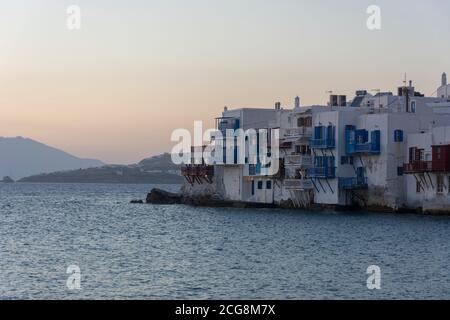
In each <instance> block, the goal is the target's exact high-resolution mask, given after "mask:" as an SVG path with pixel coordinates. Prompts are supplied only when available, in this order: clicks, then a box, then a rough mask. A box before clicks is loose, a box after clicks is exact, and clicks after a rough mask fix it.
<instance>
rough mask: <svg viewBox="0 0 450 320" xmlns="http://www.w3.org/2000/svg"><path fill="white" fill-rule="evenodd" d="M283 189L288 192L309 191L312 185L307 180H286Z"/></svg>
mask: <svg viewBox="0 0 450 320" xmlns="http://www.w3.org/2000/svg"><path fill="white" fill-rule="evenodd" d="M284 187H285V188H286V189H288V190H310V189H312V188H313V184H312V181H311V180H309V179H306V180H305V179H286V180H284Z"/></svg>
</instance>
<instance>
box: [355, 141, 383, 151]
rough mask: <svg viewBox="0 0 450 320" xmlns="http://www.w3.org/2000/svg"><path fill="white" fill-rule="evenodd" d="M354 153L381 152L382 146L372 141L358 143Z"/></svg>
mask: <svg viewBox="0 0 450 320" xmlns="http://www.w3.org/2000/svg"><path fill="white" fill-rule="evenodd" d="M354 153H366V154H379V153H380V146H379V145H376V144H373V143H370V142H369V143H363V144H356V145H355V152H354Z"/></svg>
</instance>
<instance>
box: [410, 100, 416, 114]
mask: <svg viewBox="0 0 450 320" xmlns="http://www.w3.org/2000/svg"><path fill="white" fill-rule="evenodd" d="M410 112H411V113H416V102H415V101H411V108H410Z"/></svg>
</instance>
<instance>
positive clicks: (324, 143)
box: [310, 139, 336, 149]
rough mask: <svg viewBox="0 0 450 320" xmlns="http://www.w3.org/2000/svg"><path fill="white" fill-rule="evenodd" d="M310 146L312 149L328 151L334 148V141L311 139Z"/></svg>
mask: <svg viewBox="0 0 450 320" xmlns="http://www.w3.org/2000/svg"><path fill="white" fill-rule="evenodd" d="M310 146H311V148H313V149H330V148H334V147H336V140H335V139H311V140H310Z"/></svg>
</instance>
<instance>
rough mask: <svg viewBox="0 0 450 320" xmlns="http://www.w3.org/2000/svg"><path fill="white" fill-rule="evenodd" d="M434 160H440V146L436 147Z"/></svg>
mask: <svg viewBox="0 0 450 320" xmlns="http://www.w3.org/2000/svg"><path fill="white" fill-rule="evenodd" d="M436 160H441V147H436Z"/></svg>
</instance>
